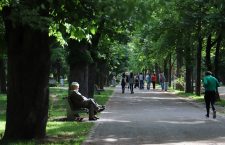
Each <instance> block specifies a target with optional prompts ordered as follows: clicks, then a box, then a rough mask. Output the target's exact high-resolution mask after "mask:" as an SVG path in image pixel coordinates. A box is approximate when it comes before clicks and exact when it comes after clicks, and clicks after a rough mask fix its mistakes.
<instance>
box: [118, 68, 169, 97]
mask: <svg viewBox="0 0 225 145" xmlns="http://www.w3.org/2000/svg"><path fill="white" fill-rule="evenodd" d="M157 78H158V79H159V83H160V85H161V89H162V90H165V91H167V87H165V81H166V79H165V76H164V73H159V76H158V77H157V75H156V74H155V73H152V75H151V74H150V73H147V74H146V75H144V74H143V73H139V74H137V75H134V74H133V72H130V74H126V73H123V74H122V78H121V87H122V93H124V92H125V88H126V86H127V88H128V89H130V93H131V94H133V93H134V88H139V89H144V86H145V85H144V84H145V81H146V84H147V90H150V88H151V84H152V86H153V87H152V88H153V89H155V87H156V82H157Z"/></svg>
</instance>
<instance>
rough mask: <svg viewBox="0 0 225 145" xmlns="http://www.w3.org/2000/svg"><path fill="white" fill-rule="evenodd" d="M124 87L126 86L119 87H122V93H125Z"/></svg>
mask: <svg viewBox="0 0 225 145" xmlns="http://www.w3.org/2000/svg"><path fill="white" fill-rule="evenodd" d="M125 85H126V84H122V85H121V87H122V93H124V92H125Z"/></svg>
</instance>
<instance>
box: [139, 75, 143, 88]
mask: <svg viewBox="0 0 225 145" xmlns="http://www.w3.org/2000/svg"><path fill="white" fill-rule="evenodd" d="M139 83H140V87H139V89H144V75H143V74H142V73H140V74H139Z"/></svg>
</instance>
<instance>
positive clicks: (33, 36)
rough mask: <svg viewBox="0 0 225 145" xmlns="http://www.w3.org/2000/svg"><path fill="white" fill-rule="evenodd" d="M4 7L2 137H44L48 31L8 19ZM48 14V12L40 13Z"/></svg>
mask: <svg viewBox="0 0 225 145" xmlns="http://www.w3.org/2000/svg"><path fill="white" fill-rule="evenodd" d="M13 10H14V9H12V8H9V7H4V10H3V14H4V21H5V28H6V40H7V48H8V96H7V110H6V129H5V133H4V137H3V139H4V140H16V139H33V138H43V137H45V135H46V124H47V119H48V103H49V89H48V75H49V66H50V49H49V43H48V40H49V36H48V32H47V31H41V30H38V29H34V28H31V27H30V26H28V25H25V24H21V23H18V22H14V21H11V19H10V16H11V12H12V11H13ZM43 14H46V16H47V15H48V12H47V13H43Z"/></svg>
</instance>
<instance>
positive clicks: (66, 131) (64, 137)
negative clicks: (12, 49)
mask: <svg viewBox="0 0 225 145" xmlns="http://www.w3.org/2000/svg"><path fill="white" fill-rule="evenodd" d="M112 93H113V88H107V89H106V90H105V91H103V92H101V93H100V95H97V94H95V96H94V99H95V100H96V102H98V103H99V104H102V105H104V104H106V102H107V101H108V99H109V97H110V96H111V95H112ZM67 95H68V90H67V89H65V88H60V87H59V88H57V87H53V88H50V103H49V121H48V123H47V128H46V130H47V136H48V137H47V138H46V139H44V140H38V141H37V140H36V141H35V140H33V141H28V142H27V141H16V142H10V143H8V144H10V145H36V144H47V145H56V144H57V145H60V144H61V145H64V144H65V145H71V144H73V145H80V144H81V143H82V142H83V141H84V140H85V139H86V137H87V135H88V133H89V132H90V129H91V128H92V127H93V125H94V123H93V122H75V121H74V122H73V121H72V122H69V121H68V122H67V121H51V120H52V118H57V117H66V99H63V98H64V97H66V96H67ZM5 109H6V95H4V94H0V110H1V111H0V134H3V133H4V130H5V115H6V114H5V113H6V112H5ZM86 117H88V116H87V114H86Z"/></svg>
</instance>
